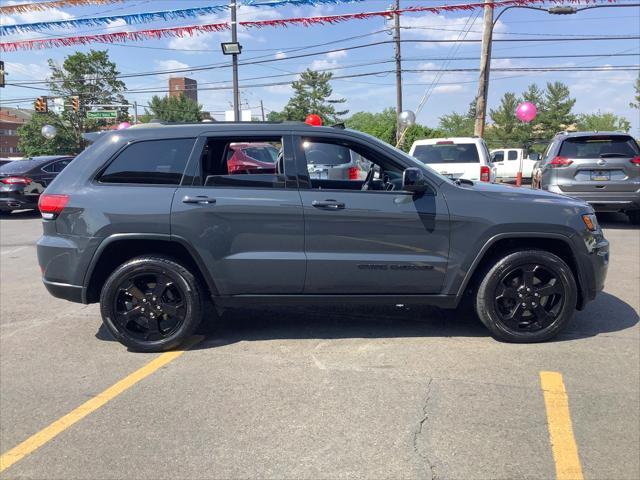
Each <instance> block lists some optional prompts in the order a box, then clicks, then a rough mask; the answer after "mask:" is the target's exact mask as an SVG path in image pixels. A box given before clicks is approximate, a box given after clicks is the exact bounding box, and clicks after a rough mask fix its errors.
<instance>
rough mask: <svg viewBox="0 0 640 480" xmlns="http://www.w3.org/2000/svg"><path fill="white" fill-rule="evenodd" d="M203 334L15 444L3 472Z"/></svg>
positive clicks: (0, 462) (0, 463)
mask: <svg viewBox="0 0 640 480" xmlns="http://www.w3.org/2000/svg"><path fill="white" fill-rule="evenodd" d="M203 338H204V337H202V336H194V337H192V338H191V339H189V340H188V341H187V342H186V343H185V344H184V346H183V347H182V348H181V350H176V351H172V352H166V353H163V354H162V355H160V356H158V357H156V358H155V359H153V360H152V361H150V362H149V363H147V364H146V365H145V366H144V367H142V368H140V369H138V370H136V371H135V372H133V373H131V374H130V375H128V376H126V377H125V378H123V379H122V380H120V381H119V382H117V383H115V384H114V385H112V386H110V387H109V388H107V389H106V390H105V391H103V392H102V393H99V394H98V395H96V396H95V397H93V398H92V399H91V400H88V401H87V402H85V403H83V404H82V405H80V406H79V407H78V408H76V409H74V410H72V411H71V412H69V413H67V414H66V415H65V416H64V417H61V418H59V419H58V420H56V421H55V422H53V423H52V424H50V425H49V426H47V427H45V428H43V429H42V430H40V431H39V432H38V433H36V434H34V435H32V436H31V437H29V438H27V439H26V440H25V441H24V442H22V443H21V444H19V445H17V446H16V447H14V448H12V449H11V450H9V451H8V452H5V453H3V454H2V456H1V457H0V472H3V471H4V470H6V469H7V468H9V467H10V466H11V465H13V464H14V463H16V462H18V461H20V460H21V459H22V458H24V457H26V456H27V455H29V454H30V453H33V452H34V451H35V450H37V449H38V448H40V447H41V446H43V445H44V444H45V443H47V442H49V441H50V440H52V439H54V438H55V437H56V436H58V435H59V434H60V433H62V432H64V431H65V430H66V429H67V428H69V427H70V426H71V425H73V424H74V423H76V422H78V421H80V420H82V419H83V418H84V417H86V416H87V415H89V414H90V413H92V412H94V411H96V410H97V409H99V408H100V407H102V406H103V405H105V404H106V403H108V402H109V401H110V400H112V399H114V398H115V397H117V396H118V395H120V394H121V393H122V392H124V391H125V390H127V389H129V388H130V387H132V386H134V385H135V384H136V383H138V382H139V381H140V380H143V379H145V378H146V377H148V376H149V375H151V374H152V373H153V372H155V371H156V370H158V369H159V368H162V367H164V366H165V365H167V364H168V363H169V362H172V361H173V360H175V359H176V358H178V357H179V356H180V355H182V354H183V353H184V352H185V350H188V349H189V348H191V347H193V346H194V345H196V344H197V343H198V342H200V341H201V340H202V339H203Z"/></svg>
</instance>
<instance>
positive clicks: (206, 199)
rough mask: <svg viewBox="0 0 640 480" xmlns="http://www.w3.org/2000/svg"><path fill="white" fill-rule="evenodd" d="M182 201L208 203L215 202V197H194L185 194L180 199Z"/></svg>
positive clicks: (199, 203)
mask: <svg viewBox="0 0 640 480" xmlns="http://www.w3.org/2000/svg"><path fill="white" fill-rule="evenodd" d="M182 203H195V204H198V205H210V204H212V203H216V199H215V198H211V197H207V196H206V195H197V196H195V197H192V196H189V195H185V196H184V198H183V199H182Z"/></svg>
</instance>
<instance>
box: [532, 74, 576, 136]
mask: <svg viewBox="0 0 640 480" xmlns="http://www.w3.org/2000/svg"><path fill="white" fill-rule="evenodd" d="M575 103H576V99H575V98H571V92H569V87H567V86H566V85H565V84H564V83H562V82H554V83H547V88H546V90H545V91H544V97H543V101H542V104H541V105H540V106H539V107H538V108H539V111H538V117H539V118H538V119H537V120H538V123H539V125H540V127H541V128H540V129H539V130H540V132H541V133H542V135H543V136H544V138H545V139H549V138H551V137H553V136H554V135H555V134H556V133H558V132H561V131H563V130H567V129H571V128H572V127H573V126H574V124H575V123H576V116H575V115H574V114H573V113H572V112H571V110H572V109H573V106H574V105H575Z"/></svg>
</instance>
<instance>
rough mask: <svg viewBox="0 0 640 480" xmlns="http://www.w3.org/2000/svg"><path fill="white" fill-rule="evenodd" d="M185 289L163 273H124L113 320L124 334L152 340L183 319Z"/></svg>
mask: <svg viewBox="0 0 640 480" xmlns="http://www.w3.org/2000/svg"><path fill="white" fill-rule="evenodd" d="M185 296H186V293H185V292H183V291H182V289H181V288H180V287H179V286H178V285H176V283H175V282H174V281H173V280H172V279H171V278H170V277H168V276H167V275H165V274H163V273H148V274H146V273H143V274H132V275H129V276H127V277H124V278H123V279H122V281H121V283H120V285H119V286H118V289H117V293H116V299H115V320H116V321H117V322H118V324H119V326H120V328H121V329H123V330H124V331H126V332H127V334H128V335H130V336H132V337H134V338H137V339H140V340H144V341H156V340H162V339H163V338H167V337H168V336H170V335H171V334H173V333H174V332H175V331H176V329H177V328H179V327H180V325H182V323H184V319H185V315H186V305H185V301H184V299H185Z"/></svg>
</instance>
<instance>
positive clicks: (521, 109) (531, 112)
mask: <svg viewBox="0 0 640 480" xmlns="http://www.w3.org/2000/svg"><path fill="white" fill-rule="evenodd" d="M537 114H538V109H537V108H536V106H535V105H534V104H533V103H531V102H523V103H521V104H519V105H518V108H516V117H518V120H521V121H523V122H525V123H529V122H530V121H531V120H533V119H534V118H536V115H537Z"/></svg>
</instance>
